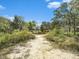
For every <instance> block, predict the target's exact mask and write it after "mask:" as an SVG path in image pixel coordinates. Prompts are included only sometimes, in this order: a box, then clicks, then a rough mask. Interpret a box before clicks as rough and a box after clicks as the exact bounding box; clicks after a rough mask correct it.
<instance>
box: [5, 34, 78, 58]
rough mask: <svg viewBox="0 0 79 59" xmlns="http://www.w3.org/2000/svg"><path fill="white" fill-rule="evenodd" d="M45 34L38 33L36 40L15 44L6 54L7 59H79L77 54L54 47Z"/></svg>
mask: <svg viewBox="0 0 79 59" xmlns="http://www.w3.org/2000/svg"><path fill="white" fill-rule="evenodd" d="M43 36H44V35H36V38H35V39H34V40H31V41H29V42H28V43H26V44H24V45H17V46H15V47H14V48H13V49H12V51H11V52H10V53H8V54H6V57H7V59H79V56H76V55H75V54H72V53H69V52H65V51H62V50H60V49H53V48H52V46H51V44H50V43H49V42H48V41H46V40H45V38H44V37H43ZM4 59H5V58H4Z"/></svg>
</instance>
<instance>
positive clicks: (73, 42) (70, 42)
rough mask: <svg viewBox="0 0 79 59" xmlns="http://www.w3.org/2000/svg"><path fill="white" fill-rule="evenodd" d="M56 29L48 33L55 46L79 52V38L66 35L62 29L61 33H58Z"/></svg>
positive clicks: (47, 36) (48, 37) (48, 38)
mask: <svg viewBox="0 0 79 59" xmlns="http://www.w3.org/2000/svg"><path fill="white" fill-rule="evenodd" d="M54 31H56V30H54ZM54 31H51V32H50V33H48V34H47V35H46V38H47V40H48V41H50V43H52V46H53V47H54V48H60V49H65V50H70V51H78V52H79V39H76V38H75V37H68V36H65V35H63V32H62V31H60V33H56V32H54Z"/></svg>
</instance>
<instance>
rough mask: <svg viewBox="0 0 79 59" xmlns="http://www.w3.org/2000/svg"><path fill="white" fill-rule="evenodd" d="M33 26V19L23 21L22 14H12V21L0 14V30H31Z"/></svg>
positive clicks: (34, 24) (9, 31)
mask: <svg viewBox="0 0 79 59" xmlns="http://www.w3.org/2000/svg"><path fill="white" fill-rule="evenodd" d="M35 26H36V23H35V22H34V21H30V22H25V21H24V19H23V17H22V16H14V19H13V20H12V21H11V20H10V19H7V18H5V17H2V16H0V32H8V33H11V32H12V31H14V30H29V31H32V30H33V28H34V27H35Z"/></svg>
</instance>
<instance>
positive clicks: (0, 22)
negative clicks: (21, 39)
mask: <svg viewBox="0 0 79 59" xmlns="http://www.w3.org/2000/svg"><path fill="white" fill-rule="evenodd" d="M9 31H10V20H9V19H7V18H5V17H2V16H0V32H9Z"/></svg>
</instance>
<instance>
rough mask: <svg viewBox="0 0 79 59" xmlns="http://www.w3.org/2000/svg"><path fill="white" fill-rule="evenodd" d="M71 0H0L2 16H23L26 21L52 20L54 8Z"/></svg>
mask: <svg viewBox="0 0 79 59" xmlns="http://www.w3.org/2000/svg"><path fill="white" fill-rule="evenodd" d="M69 1H70V0H0V16H5V17H8V18H11V19H13V16H14V15H19V16H23V17H24V19H25V21H30V20H35V21H36V22H39V23H40V22H42V21H50V19H51V18H52V17H53V10H54V9H56V8H58V7H59V6H60V3H62V2H69Z"/></svg>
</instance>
